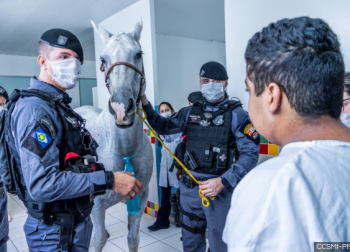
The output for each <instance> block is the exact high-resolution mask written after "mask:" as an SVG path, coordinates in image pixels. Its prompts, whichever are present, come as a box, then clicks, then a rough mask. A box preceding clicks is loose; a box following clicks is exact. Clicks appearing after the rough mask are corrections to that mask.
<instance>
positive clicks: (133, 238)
mask: <svg viewBox="0 0 350 252" xmlns="http://www.w3.org/2000/svg"><path fill="white" fill-rule="evenodd" d="M148 191H149V189H148V186H147V189H146V190H144V191H143V192H142V193H140V194H139V196H140V202H141V210H140V212H139V213H138V214H136V215H132V214H128V228H129V233H128V246H129V252H137V251H138V247H139V242H140V236H139V230H140V222H141V217H142V215H143V211H144V210H145V207H146V204H147V199H148Z"/></svg>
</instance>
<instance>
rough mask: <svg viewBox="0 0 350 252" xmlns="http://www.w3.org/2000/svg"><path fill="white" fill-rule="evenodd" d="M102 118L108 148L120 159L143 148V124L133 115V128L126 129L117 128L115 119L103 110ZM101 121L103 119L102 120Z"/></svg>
mask: <svg viewBox="0 0 350 252" xmlns="http://www.w3.org/2000/svg"><path fill="white" fill-rule="evenodd" d="M101 114H102V116H104V125H105V127H104V131H105V132H106V135H107V137H108V141H109V148H110V149H111V150H112V151H113V152H114V153H116V154H117V155H120V156H122V157H126V156H132V155H134V154H135V153H137V152H138V151H139V150H140V149H141V148H142V146H143V122H142V121H141V119H140V118H139V117H138V116H137V115H135V121H134V124H133V126H131V127H130V128H126V129H121V128H118V127H117V126H116V124H115V118H114V117H113V116H112V115H111V114H110V113H109V111H108V108H105V109H104V110H103V112H102V113H101ZM102 119H103V118H102Z"/></svg>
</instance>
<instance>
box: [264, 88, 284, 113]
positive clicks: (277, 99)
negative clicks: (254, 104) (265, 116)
mask: <svg viewBox="0 0 350 252" xmlns="http://www.w3.org/2000/svg"><path fill="white" fill-rule="evenodd" d="M266 91H267V97H268V103H269V110H270V112H271V113H272V114H274V113H276V112H277V111H278V110H279V109H280V107H281V105H282V93H283V92H282V89H281V88H280V86H279V85H277V84H276V83H274V82H271V83H270V84H269V86H268V87H267V90H266Z"/></svg>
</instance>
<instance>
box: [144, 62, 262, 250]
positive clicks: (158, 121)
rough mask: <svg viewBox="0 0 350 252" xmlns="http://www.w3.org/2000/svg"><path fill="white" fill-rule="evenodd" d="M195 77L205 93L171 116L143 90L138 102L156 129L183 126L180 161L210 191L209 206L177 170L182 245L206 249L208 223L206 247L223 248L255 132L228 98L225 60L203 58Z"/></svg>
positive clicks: (256, 140)
mask: <svg viewBox="0 0 350 252" xmlns="http://www.w3.org/2000/svg"><path fill="white" fill-rule="evenodd" d="M199 77H200V88H201V91H202V94H203V97H204V99H203V100H201V101H199V102H196V103H195V104H193V106H188V107H185V108H182V109H181V110H180V111H179V112H178V113H177V114H175V115H173V116H172V117H171V118H163V117H161V116H160V115H158V114H157V113H156V112H155V111H154V109H153V107H152V105H151V104H150V103H149V102H148V100H147V98H146V96H145V95H144V96H143V97H142V105H143V109H144V110H145V112H146V114H147V120H148V122H149V123H150V125H151V126H152V128H153V129H154V130H155V131H156V132H157V133H158V134H163V135H170V134H176V133H179V132H184V131H186V135H187V137H186V142H185V145H184V148H185V153H186V154H185V156H184V159H183V161H184V164H185V166H186V167H187V168H189V169H190V170H191V173H192V175H193V176H194V177H196V178H197V180H198V181H200V183H201V185H200V186H199V188H200V189H202V193H203V194H204V195H205V196H208V197H210V196H215V200H209V201H210V205H209V207H205V206H203V205H202V199H201V197H200V196H199V194H198V190H199V188H198V186H197V184H196V183H195V182H194V181H193V180H192V179H191V178H190V177H189V176H188V175H187V174H186V173H185V172H182V176H181V182H180V183H179V185H180V192H181V193H180V204H181V207H182V213H183V223H182V239H183V248H184V251H185V252H190V251H193V252H194V251H195V252H204V251H205V250H206V239H205V230H206V226H207V225H208V232H209V246H210V251H211V252H224V251H227V246H226V244H225V243H224V242H223V241H222V233H223V229H224V226H225V221H226V216H227V213H228V211H229V208H230V203H231V196H232V193H233V189H234V187H235V186H236V185H237V183H238V182H239V181H240V180H241V179H242V178H243V177H244V176H245V175H246V174H247V173H248V172H249V171H250V170H251V169H252V168H253V167H254V166H255V165H256V163H257V161H258V158H259V149H260V137H259V134H258V132H256V130H255V128H254V127H253V125H252V123H251V121H250V119H249V116H248V113H247V112H246V111H245V110H243V109H242V107H241V103H240V102H239V101H233V100H229V97H228V95H227V93H226V92H225V89H226V87H227V85H228V76H227V72H226V69H225V67H224V66H222V65H221V64H219V63H217V62H208V63H206V64H204V65H203V66H202V68H201V69H200V76H199Z"/></svg>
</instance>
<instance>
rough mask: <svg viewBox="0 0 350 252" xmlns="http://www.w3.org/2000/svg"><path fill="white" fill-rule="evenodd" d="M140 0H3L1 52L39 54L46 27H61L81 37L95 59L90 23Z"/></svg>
mask: <svg viewBox="0 0 350 252" xmlns="http://www.w3.org/2000/svg"><path fill="white" fill-rule="evenodd" d="M137 1H138V0H74V1H73V0H58V1H57V0H0V24H1V25H0V54H8V55H23V56H37V55H38V41H39V38H40V36H41V34H43V33H44V32H45V31H46V30H49V29H52V28H62V29H66V30H69V31H71V32H72V33H74V34H75V35H76V36H77V37H78V38H79V40H80V42H81V44H82V46H83V49H84V54H85V59H86V60H95V48H94V33H93V29H92V26H91V23H90V20H93V21H94V22H95V23H100V22H101V21H103V20H105V19H106V18H107V17H110V16H111V15H113V14H114V13H116V12H118V11H120V10H122V9H124V8H125V7H127V6H129V5H131V4H133V3H135V2H137Z"/></svg>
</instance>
